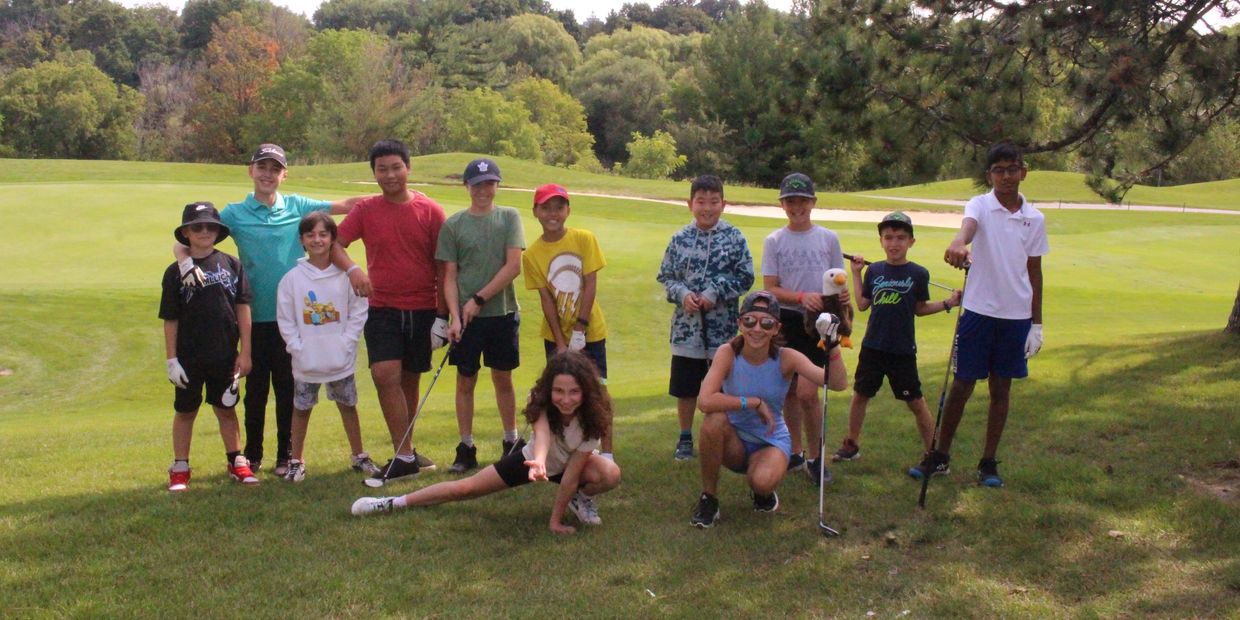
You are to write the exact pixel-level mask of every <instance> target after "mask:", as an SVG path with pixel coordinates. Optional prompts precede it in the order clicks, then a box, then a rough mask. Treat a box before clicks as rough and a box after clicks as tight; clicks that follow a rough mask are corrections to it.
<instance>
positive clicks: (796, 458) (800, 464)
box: [788, 452, 805, 471]
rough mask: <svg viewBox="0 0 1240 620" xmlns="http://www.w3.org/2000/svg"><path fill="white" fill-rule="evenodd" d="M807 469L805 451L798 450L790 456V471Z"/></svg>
mask: <svg viewBox="0 0 1240 620" xmlns="http://www.w3.org/2000/svg"><path fill="white" fill-rule="evenodd" d="M802 469H805V453H804V452H798V453H796V454H794V455H792V456H791V457H789V458H788V471H800V470H802Z"/></svg>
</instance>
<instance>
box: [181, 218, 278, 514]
mask: <svg viewBox="0 0 1240 620" xmlns="http://www.w3.org/2000/svg"><path fill="white" fill-rule="evenodd" d="M229 232H230V231H229V229H228V227H227V226H225V225H224V224H223V222H221V221H220V213H219V211H217V210H216V209H215V205H213V204H211V203H209V202H194V203H190V204H187V205H185V210H184V211H183V212H182V214H181V225H180V226H178V227H177V228H175V229H174V230H173V231H172V234H173V236H174V237H176V240H177V241H178V242H180V243H183V244H185V245H187V246H189V259H190V260H191V261H193V266H194V268H195V273H200V274H201V280H200V281H199V282H195V283H192V284H190V283H185V282H182V279H181V268H180V267H179V266H178V265H177V263H173V264H171V265H169V266H168V268H167V269H165V270H164V279H163V294H162V296H161V298H160V302H159V318H161V319H163V321H164V349H165V352H166V357H167V366H168V380H169V381H171V382H172V384H173V385H174V386H176V396H175V398H174V400H173V405H172V406H173V410H174V411H175V413H174V414H173V417H172V452H173V461H172V467H170V468H169V469H168V490H169V491H184V490H186V488H188V485H189V477H190V467H189V445H190V439H191V438H192V437H193V432H194V419H195V417H197V415H198V407H199V405H201V404H202V400H203V398H202V391H203V387H204V385H205V386H206V393H207V397H206V400H207V404H209V405H211V406H212V408H213V409H214V410H215V417H216V419H218V420H219V423H220V437H221V438H222V439H223V440H224V452H225V455H226V458H227V463H228V475H229V476H231V477H232V478H233V479H234V480H236V481H238V482H241V483H242V484H247V485H250V484H258V478H256V477H255V476H254V473H253V472H252V471H251V470H250V463H249V461H247V460H246V458H245V457H244V456H242V454H241V429H240V426H239V425H238V423H237V412H236V409H235V408H234V406H235V405H236V403H237V379H238V377H241V376H244V375H246V374H247V373H249V372H250V300H251V294H250V285H249V282H248V281H247V280H246V278H245V273H244V271H243V270H242V267H241V261H239V260H237V258H236V257H233V256H230V255H228V254H225V253H223V252H220V251H219V250H216V249H215V244H217V243H219V242H220V241H223V240H224V239H226V238H228V235H229ZM238 345H240V350H239V351H238Z"/></svg>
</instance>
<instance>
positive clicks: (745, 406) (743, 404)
mask: <svg viewBox="0 0 1240 620" xmlns="http://www.w3.org/2000/svg"><path fill="white" fill-rule="evenodd" d="M748 408H749V401H748V400H745V397H744V396H742V397H741V411H744V410H746V409H748Z"/></svg>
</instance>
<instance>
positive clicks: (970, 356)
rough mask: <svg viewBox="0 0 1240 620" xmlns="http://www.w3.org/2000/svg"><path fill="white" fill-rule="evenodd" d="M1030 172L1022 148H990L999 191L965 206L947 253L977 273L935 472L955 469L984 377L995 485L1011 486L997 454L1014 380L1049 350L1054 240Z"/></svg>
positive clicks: (981, 467) (982, 474)
mask: <svg viewBox="0 0 1240 620" xmlns="http://www.w3.org/2000/svg"><path fill="white" fill-rule="evenodd" d="M1027 173H1028V169H1027V168H1026V167H1025V162H1024V159H1023V156H1022V153H1021V150H1020V148H1019V147H1017V146H1016V145H1014V144H1012V143H1010V142H1000V143H998V144H995V145H994V146H992V147H990V152H989V153H988V154H987V156H986V181H987V182H988V183H989V184H990V186H991V188H993V189H992V191H991V192H990V193H988V194H983V195H981V196H974V197H973V199H972V200H970V201H969V202H968V204H966V205H965V207H964V220H963V221H962V222H961V224H960V232H959V233H957V234H956V238H955V239H953V240H952V242H951V245H949V246H948V247H947V251H946V252H945V253H944V255H943V259H944V260H945V261H947V262H948V264H950V265H952V266H953V267H957V268H964V267H965V266H969V272H968V282H967V283H966V287H967V288H966V289H965V291H964V302H963V308H962V310H961V311H962V312H963V314H961V315H960V319H959V320H960V324H959V326H958V327H957V332H956V347H957V351H956V376H955V380H954V381H952V386H951V390H950V391H949V392H948V395H947V403H946V405H945V407H944V410H943V412H944V415H943V427H942V429H940V431H939V441H938V446H939V447H938V450H937V451H936V452H935V453H934V454H932V455H931V458H932V460H933V462H932V463H931V464H932V465H933V472H932V473H933V474H935V475H940V474H946V473H948V471H949V469H948V462H949V460H950V456H949V455H950V453H951V447H952V439H953V438H954V437H955V435H956V428H957V427H958V426H959V425H960V418H961V416H962V415H963V414H964V406H965V403H967V402H968V401H969V397H970V396H971V395H972V394H973V387H974V385H976V383H977V381H978V380H979V379H987V384H988V385H989V386H990V409H989V416H988V419H987V423H986V446H985V448H984V449H983V451H982V460H981V461H980V462H979V463H978V466H977V481H978V484H981V485H983V486H988V487H1001V486H1003V478H1001V477H999V470H998V467H997V464H998V461H996V460H995V453H996V452H997V451H998V449H999V438H1000V437H1001V436H1002V435H1003V426H1004V424H1005V423H1006V422H1007V415H1008V404H1009V400H1010V395H1011V387H1012V379H1022V378H1024V377H1027V376H1028V375H1029V367H1028V363H1027V361H1026V360H1028V359H1029V358H1031V357H1033V356H1034V355H1036V354H1037V352H1038V350H1039V349H1041V348H1042V256H1044V255H1045V254H1046V253H1047V252H1049V251H1050V245H1049V244H1048V243H1047V239H1046V220H1045V218H1043V216H1042V213H1041V212H1040V211H1038V210H1037V209H1035V208H1034V207H1033V205H1031V204H1029V202H1027V201H1026V200H1025V197H1024V196H1023V195H1021V193H1020V182H1021V181H1023V180H1024V179H1025V175H1026V174H1027ZM970 244H972V246H971V251H970V247H968V246H970Z"/></svg>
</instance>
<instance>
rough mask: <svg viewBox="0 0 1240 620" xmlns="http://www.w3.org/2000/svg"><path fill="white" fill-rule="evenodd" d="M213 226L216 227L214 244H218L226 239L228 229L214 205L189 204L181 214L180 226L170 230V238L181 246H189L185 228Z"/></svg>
mask: <svg viewBox="0 0 1240 620" xmlns="http://www.w3.org/2000/svg"><path fill="white" fill-rule="evenodd" d="M205 224H214V225H215V226H216V227H218V232H217V233H216V235H215V242H216V243H219V242H221V241H223V240H225V239H227V238H228V232H229V231H228V227H227V226H225V225H224V223H223V222H221V221H220V212H219V211H217V210H216V209H215V205H213V204H211V203H209V202H206V201H203V202H191V203H189V204H187V205H185V210H184V211H182V212H181V225H180V226H177V227H176V228H174V229H173V230H172V236H173V237H176V240H177V241H178V242H179V243H180V244H181V245H189V239H188V238H187V237H186V236H185V232H184V231H183V229H184V228H185V227H187V226H195V225H205Z"/></svg>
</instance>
